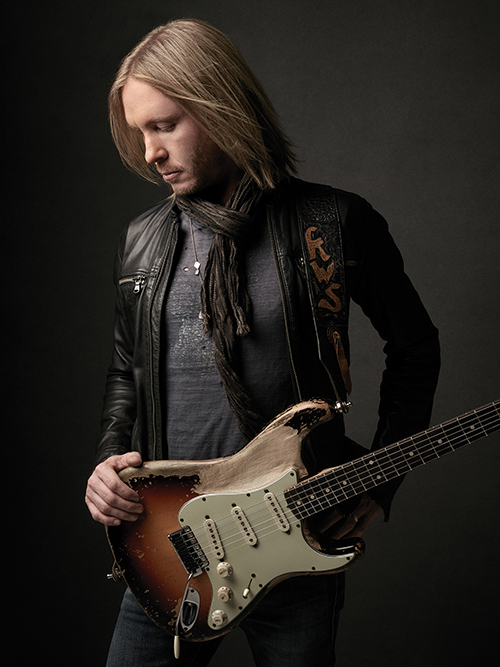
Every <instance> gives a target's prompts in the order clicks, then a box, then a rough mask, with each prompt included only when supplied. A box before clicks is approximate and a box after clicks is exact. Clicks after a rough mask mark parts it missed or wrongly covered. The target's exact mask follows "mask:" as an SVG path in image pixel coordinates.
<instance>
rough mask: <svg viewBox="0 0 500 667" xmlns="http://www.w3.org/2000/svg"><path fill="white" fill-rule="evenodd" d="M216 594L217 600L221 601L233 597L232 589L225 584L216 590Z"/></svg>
mask: <svg viewBox="0 0 500 667" xmlns="http://www.w3.org/2000/svg"><path fill="white" fill-rule="evenodd" d="M217 595H218V596H219V600H221V601H222V602H229V600H230V599H231V598H232V597H233V591H232V590H231V589H230V588H228V587H227V586H221V587H220V588H219V590H218V591H217Z"/></svg>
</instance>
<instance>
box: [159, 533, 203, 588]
mask: <svg viewBox="0 0 500 667" xmlns="http://www.w3.org/2000/svg"><path fill="white" fill-rule="evenodd" d="M168 539H169V540H170V542H171V544H172V546H173V548H174V550H175V553H176V554H177V555H178V556H179V560H180V561H181V563H182V564H183V566H184V569H185V570H186V572H187V573H188V574H191V575H192V576H193V577H197V576H198V575H200V574H201V573H202V571H203V568H205V567H207V566H208V559H207V557H206V556H205V553H204V552H203V549H202V548H201V547H200V545H199V543H198V540H197V539H196V537H195V536H194V533H193V531H192V530H191V528H190V527H189V526H184V528H181V529H180V530H176V531H175V532H174V533H170V534H169V536H168Z"/></svg>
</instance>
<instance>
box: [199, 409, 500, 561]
mask: <svg viewBox="0 0 500 667" xmlns="http://www.w3.org/2000/svg"><path fill="white" fill-rule="evenodd" d="M492 405H493V404H492ZM492 416H493V417H495V418H494V420H493V421H492V422H491V423H489V424H481V429H482V430H483V431H484V436H483V435H480V436H479V437H480V438H482V437H485V436H486V435H488V433H487V430H486V429H490V428H491V427H492V426H494V428H495V429H496V428H498V424H500V418H497V417H496V416H495V415H491V414H490V415H487V418H488V419H491V417H492ZM464 417H466V416H465V415H464ZM467 417H469V418H471V417H475V415H474V414H473V413H470V414H468V415H467ZM476 418H477V417H476ZM483 422H484V420H483ZM445 425H446V426H447V427H448V430H450V427H452V428H456V427H457V426H458V427H459V428H460V429H461V431H460V432H456V433H454V434H452V435H451V434H448V436H447V443H446V444H447V445H449V446H450V447H452V449H451V450H450V449H447V450H446V451H444V452H443V453H442V454H441V456H444V455H446V454H448V453H451V451H455V450H454V449H453V444H454V442H455V441H468V440H469V438H468V437H467V435H466V434H465V432H463V430H462V426H463V425H464V424H463V420H462V422H459V420H458V419H456V420H450V422H447V423H446V424H442V425H440V426H438V427H434V428H433V429H430V430H431V431H435V430H437V429H439V428H443V427H444V426H445ZM419 435H422V436H425V435H426V434H425V432H424V433H423V434H417V436H414V438H417V437H418V436H419ZM477 435H478V434H477V432H475V433H474V436H477ZM474 439H478V438H477V437H475V438H474ZM408 440H409V442H406V441H401V443H396V445H391V446H389V448H390V447H395V450H394V451H396V450H397V449H402V448H405V449H406V450H407V452H408V451H409V450H408V447H414V443H413V442H410V441H412V440H413V438H411V439H408ZM435 444H438V443H437V441H436V443H435ZM469 444H470V443H469ZM385 449H388V448H385ZM380 451H382V450H377V451H376V452H372V453H370V454H367V455H366V456H365V457H363V458H367V459H368V458H370V457H371V456H374V455H375V454H378V453H379V452H380ZM425 451H432V452H433V453H434V456H433V459H432V460H434V458H439V457H440V455H439V454H437V453H436V452H435V446H434V445H433V443H432V442H431V441H429V442H428V443H426V444H425V445H424V446H421V447H419V453H421V454H422V455H421V456H420V458H421V462H419V463H418V465H417V466H415V467H420V466H421V465H425V464H426V463H428V462H430V461H424V460H423V458H422V456H425ZM399 459H400V463H401V462H403V463H404V465H405V470H404V471H407V470H412V469H413V468H412V467H411V466H409V464H408V463H407V459H406V457H405V456H404V452H403V451H401V452H400V454H399ZM358 461H359V459H358ZM349 465H350V464H345V465H344V466H342V468H345V467H348V466H349ZM351 465H352V464H351ZM396 467H397V464H395V463H394V462H392V463H391V464H390V465H388V466H386V470H394V469H395V468H396ZM330 472H331V473H334V472H335V471H330ZM328 474H329V473H326V475H328ZM356 474H357V473H356ZM400 474H403V473H398V474H397V475H396V476H399V475H400ZM320 475H321V474H320ZM358 477H359V475H358ZM360 479H361V478H360ZM365 480H368V482H370V480H372V481H371V484H370V486H373V485H374V484H373V476H372V475H371V474H370V473H369V471H367V472H366V473H365ZM323 481H324V480H318V479H315V478H313V480H304V481H303V482H300V483H299V484H298V485H296V486H300V485H301V484H307V483H309V484H310V486H311V487H313V488H315V489H316V490H319V491H321V492H322V493H325V491H326V490H325V489H324V488H323ZM361 482H362V480H361ZM336 483H337V484H338V485H339V490H340V492H341V494H342V497H341V499H340V500H339V501H338V502H341V501H342V500H343V499H345V498H346V497H348V496H347V495H346V493H345V491H344V490H343V489H342V487H341V486H340V482H339V481H338V480H336ZM362 483H363V482H362ZM329 486H330V488H329V491H330V492H331V495H334V491H333V489H332V488H331V487H334V486H335V485H334V484H329ZM351 486H352V485H351ZM363 486H365V485H363ZM370 486H368V487H367V488H370ZM339 490H337V493H338V491H339ZM352 495H357V494H356V492H353V493H352V494H351V496H352ZM276 500H277V501H278V502H279V501H280V500H281V502H284V503H286V500H285V496H284V493H280V494H277V495H276ZM314 501H316V503H315V502H314ZM318 502H319V504H320V509H319V510H318V509H317V504H318ZM335 504H336V502H333V503H332V504H331V505H330V504H327V505H326V506H325V507H323V506H322V504H321V499H318V498H317V497H315V498H314V499H313V500H311V501H310V502H306V503H303V504H302V505H301V507H302V508H304V509H307V510H309V509H313V508H314V513H316V512H317V511H320V510H321V509H328V508H330V507H333V506H334V505H335ZM280 505H281V503H280ZM255 508H258V509H255ZM281 509H282V512H283V514H284V516H285V517H286V519H287V521H288V522H296V521H298V520H300V518H299V517H297V515H296V514H294V512H293V511H292V510H291V509H290V508H289V507H288V506H287V505H286V504H285V509H283V507H282V506H281ZM244 512H245V516H246V517H247V520H248V523H249V524H250V525H251V526H252V529H253V530H254V532H255V531H257V530H260V531H261V537H265V536H266V535H268V534H269V533H266V534H262V530H264V529H265V528H262V526H266V524H269V525H270V527H271V529H272V531H271V532H274V531H280V528H279V527H275V526H276V519H275V517H274V516H272V515H270V510H269V508H268V506H267V504H266V503H265V502H264V501H262V502H260V503H256V504H255V505H253V506H249V507H247V508H245V510H244ZM257 512H266V515H267V518H265V519H264V520H263V521H259V520H258V514H257ZM226 519H227V522H231V520H232V521H233V522H234V521H235V520H234V517H233V516H232V515H227V516H226V517H222V518H220V519H219V520H218V521H217V522H216V526H217V528H218V532H219V535H220V532H224V524H225V520H226ZM201 531H203V532H201ZM193 532H194V533H195V535H197V540H198V542H199V544H200V546H201V547H202V548H204V549H206V550H207V552H209V551H211V550H212V549H213V551H214V553H215V548H213V547H212V544H211V542H210V537H209V536H208V535H207V534H206V531H205V527H204V526H200V527H199V528H198V529H194V530H193ZM203 533H204V535H205V536H204V537H203V538H202V537H201V535H203ZM233 538H234V539H233ZM256 538H257V540H258V539H259V536H258V535H257V534H256ZM239 541H240V542H241V546H246V545H247V544H248V543H247V540H246V539H245V537H244V536H242V535H241V529H240V528H239V526H236V527H235V529H234V532H233V533H232V534H229V535H225V537H224V544H225V545H226V546H227V547H230V546H231V547H233V545H236V544H237V543H238V542H239ZM220 542H221V544H222V542H223V538H222V536H221V537H220ZM202 544H203V546H202ZM224 544H222V547H223V548H224ZM236 548H238V547H236Z"/></svg>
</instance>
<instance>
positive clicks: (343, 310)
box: [86, 20, 439, 667]
mask: <svg viewBox="0 0 500 667" xmlns="http://www.w3.org/2000/svg"><path fill="white" fill-rule="evenodd" d="M110 119H111V128H112V133H113V138H114V140H115V143H116V145H117V148H118V150H119V152H120V155H121V157H122V159H123V161H124V163H125V164H126V165H127V166H128V167H129V168H131V169H132V170H133V171H135V172H136V173H138V174H139V175H141V176H143V177H145V178H147V179H148V180H153V181H157V180H158V179H160V180H162V181H164V182H165V183H167V184H168V185H169V186H170V189H171V193H172V194H171V196H169V197H168V198H167V199H165V200H163V201H162V202H160V203H159V204H157V205H156V206H154V207H153V208H151V209H150V210H149V211H147V212H146V213H144V214H142V215H140V216H138V217H137V218H136V219H135V220H133V221H132V222H131V223H130V225H128V227H127V228H126V229H125V231H124V233H123V235H122V238H121V241H120V246H119V250H118V255H117V263H116V283H117V294H118V296H117V308H116V324H115V346H114V353H113V360H112V364H111V366H110V369H109V373H108V380H107V387H106V396H105V403H104V412H103V433H102V437H101V439H100V441H99V443H98V448H97V459H96V468H95V470H94V472H93V474H92V475H91V477H90V479H89V482H88V486H87V494H86V502H87V505H88V507H89V510H90V512H91V514H92V516H93V518H94V519H95V520H97V521H100V522H101V523H103V524H105V525H107V526H115V525H119V524H120V523H121V522H123V521H126V522H133V521H135V520H137V518H138V516H140V514H141V513H142V512H143V507H142V505H141V504H140V502H139V498H138V495H137V493H136V492H135V491H133V490H132V489H130V488H129V487H128V486H127V485H126V484H124V483H123V482H122V481H121V480H120V478H119V476H118V473H119V472H120V471H121V470H123V469H124V468H126V467H128V466H140V465H141V462H142V461H144V460H161V459H173V460H181V459H193V460H199V459H210V458H216V457H220V456H227V455H230V454H233V453H235V452H236V451H238V450H240V449H241V448H242V447H244V445H245V444H246V443H248V442H249V441H250V440H251V439H252V438H253V437H254V436H255V435H256V434H257V433H258V432H259V430H260V429H261V428H262V427H263V426H264V425H265V424H266V423H268V422H269V421H270V420H271V419H272V418H273V417H274V416H275V415H277V414H279V413H280V412H282V411H283V410H284V409H286V408H287V407H288V406H290V405H291V404H293V403H296V402H298V401H300V400H304V399H309V398H311V397H314V396H320V397H322V398H326V399H329V400H331V401H332V402H333V403H334V404H336V405H337V406H338V407H339V410H338V412H337V414H336V415H335V417H334V418H333V419H332V420H331V421H330V422H328V423H327V424H325V425H323V426H322V427H320V428H318V429H316V430H315V431H314V433H313V434H312V435H311V437H310V438H309V439H308V440H307V442H306V444H305V445H304V449H303V453H302V454H303V459H304V462H305V464H306V465H307V468H308V471H309V473H311V474H313V473H316V472H318V471H320V470H322V469H324V468H327V467H332V466H335V465H338V464H339V463H342V462H345V461H346V460H349V458H354V457H356V456H358V455H359V454H360V452H359V450H357V448H356V446H355V445H354V444H353V443H352V442H350V441H349V439H348V438H346V437H345V435H344V424H343V417H342V412H343V411H345V409H346V404H347V402H346V396H347V393H348V391H349V390H350V380H349V373H348V359H349V347H348V338H347V313H348V303H349V299H351V298H352V299H353V300H355V301H356V302H357V303H359V304H360V306H361V307H362V308H363V310H364V312H365V314H366V315H367V316H368V317H369V318H370V319H371V321H372V323H373V325H374V327H375V328H376V329H377V331H378V332H379V334H380V336H381V337H382V338H383V339H384V340H385V341H386V345H385V348H384V351H385V353H386V355H387V368H386V371H385V372H384V376H383V379H382V384H381V401H380V409H379V415H380V419H379V424H378V428H377V431H376V433H375V436H374V440H373V444H372V447H373V448H374V449H377V448H380V447H382V446H385V445H388V444H390V443H392V442H395V441H397V440H399V439H401V438H403V437H406V436H408V435H411V434H413V433H416V432H418V431H420V430H422V429H424V428H426V427H427V426H428V423H429V419H430V413H431V407H432V399H433V394H434V390H435V386H436V381H437V374H438V368H439V346H438V339H437V331H436V329H435V327H434V326H433V325H432V323H431V321H430V319H429V317H428V315H427V313H426V311H425V309H424V308H423V306H422V304H421V302H420V299H419V298H418V295H417V294H416V292H415V290H414V289H413V287H412V285H411V283H410V281H409V279H408V278H407V276H406V275H405V273H404V270H403V264H402V260H401V257H400V254H399V252H398V250H397V248H396V247H395V245H394V242H393V240H392V238H391V236H390V234H389V232H388V229H387V225H386V223H385V221H384V220H383V219H382V218H381V216H379V215H378V214H377V213H376V212H375V211H374V210H373V209H372V208H371V206H370V205H369V204H368V203H367V202H365V201H364V200H363V199H361V198H360V197H357V196H356V195H352V194H349V193H346V192H342V191H338V190H337V191H334V190H333V189H332V188H329V187H326V186H318V185H313V184H308V183H304V182H302V181H299V180H298V179H296V178H295V177H294V174H295V171H296V170H295V157H294V155H293V153H292V150H291V144H290V142H289V140H288V139H287V137H286V136H285V135H284V133H283V131H282V129H281V127H280V124H279V121H278V118H277V115H276V112H275V111H274V109H273V107H272V105H271V103H270V101H269V99H268V98H267V96H266V94H265V92H264V91H263V89H262V87H261V85H260V84H259V82H258V81H257V80H256V78H255V76H254V75H253V73H252V72H251V71H250V69H249V68H248V66H247V65H246V63H245V62H244V60H243V58H242V57H241V55H240V54H239V52H238V51H237V49H236V48H235V47H234V45H233V44H232V43H231V42H230V41H229V40H228V39H227V38H226V37H225V36H224V35H222V34H221V33H220V32H219V31H217V30H216V29H214V28H213V27H211V26H209V25H207V24H205V23H203V22H201V21H197V20H180V21H173V22H171V23H169V24H167V25H166V26H161V27H159V28H157V29H156V30H153V31H152V32H151V33H149V34H148V35H147V36H146V37H145V38H144V39H143V40H142V41H141V42H140V43H139V44H138V45H137V46H136V47H135V48H134V49H133V50H132V51H131V53H130V54H129V55H128V56H127V57H126V58H125V59H124V61H123V63H122V65H121V68H120V70H119V72H118V75H117V77H116V80H115V82H114V85H113V87H112V89H111V92H110ZM336 221H337V222H336ZM397 486H398V484H397V483H386V484H383V485H381V486H379V487H377V488H376V489H373V490H371V491H370V492H369V493H367V492H365V493H363V494H362V495H361V496H359V497H358V498H357V499H356V502H355V504H354V505H351V506H350V507H346V508H339V509H338V510H335V511H333V512H329V513H327V515H326V516H323V517H322V518H321V520H318V522H317V523H316V526H315V529H316V530H318V531H320V532H321V531H322V532H324V531H326V529H329V531H330V536H331V537H333V538H335V539H339V538H341V537H346V536H347V537H357V536H360V535H362V534H363V532H364V531H365V529H366V527H367V526H368V524H369V523H370V521H371V520H372V519H373V518H374V517H375V516H377V515H378V514H379V513H380V512H381V511H382V510H383V511H384V512H385V516H386V518H387V517H388V513H389V507H390V503H391V500H392V497H393V495H394V493H395V490H396V488H397ZM342 600H343V578H342V576H341V575H320V576H315V577H299V578H294V579H289V580H287V581H285V582H282V583H281V584H279V585H278V586H276V587H275V588H273V589H272V590H271V591H270V592H269V593H268V594H267V595H266V596H265V597H264V598H263V600H262V601H261V603H260V604H259V605H258V606H257V608H256V609H255V610H254V611H253V612H252V613H251V614H250V615H249V616H248V618H246V619H245V620H244V621H243V623H242V628H243V630H244V631H245V632H246V634H247V637H248V639H249V642H250V646H251V649H252V652H253V655H254V658H255V661H256V664H257V665H262V666H265V667H278V666H280V667H281V666H283V667H284V666H285V665H286V666H287V667H293V666H296V667H299V666H304V665H309V664H314V663H317V664H321V665H333V664H334V643H335V634H336V628H337V622H338V615H339V612H340V609H341V607H342ZM218 643H219V642H218V640H213V641H209V642H202V643H192V642H189V643H188V642H183V643H182V649H181V655H180V659H179V660H177V661H176V660H175V659H174V657H173V639H172V638H171V637H170V636H169V635H167V634H166V633H164V632H163V630H161V629H160V628H158V627H157V626H156V625H155V624H154V623H153V622H152V621H151V620H150V619H149V618H148V616H146V614H145V613H144V612H143V611H142V609H141V607H140V606H139V605H138V603H137V602H136V601H135V598H134V597H133V596H132V595H131V594H130V592H127V593H126V594H125V597H124V602H123V605H122V609H121V611H120V616H119V619H118V622H117V626H116V630H115V634H114V637H113V642H112V646H111V650H110V655H109V658H108V666H109V667H114V666H115V665H120V667H127V666H129V665H130V666H132V665H153V664H154V665H170V664H177V665H205V664H208V661H209V660H210V657H211V655H212V654H213V652H214V651H215V649H216V648H217V646H218Z"/></svg>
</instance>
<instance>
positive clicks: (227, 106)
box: [109, 19, 296, 190]
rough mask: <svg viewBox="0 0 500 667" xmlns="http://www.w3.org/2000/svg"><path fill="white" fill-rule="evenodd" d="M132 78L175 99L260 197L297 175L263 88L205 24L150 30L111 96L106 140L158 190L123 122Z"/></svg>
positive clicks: (222, 37) (138, 142)
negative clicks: (257, 189)
mask: <svg viewBox="0 0 500 667" xmlns="http://www.w3.org/2000/svg"><path fill="white" fill-rule="evenodd" d="M131 76H133V77H135V78H137V79H140V80H141V81H144V82H145V83H148V84H149V85H151V86H153V87H154V88H156V89H157V90H159V91H160V92H162V93H163V94H164V95H167V96H168V97H171V98H172V99H175V101H176V102H177V104H179V106H181V107H182V108H183V109H184V110H185V111H186V112H187V113H188V114H189V115H190V116H192V117H193V118H194V119H195V120H196V122H197V123H198V124H199V125H200V126H201V127H202V128H203V130H204V131H205V132H206V133H207V134H208V135H209V137H211V139H212V140H213V141H214V142H215V143H216V144H217V145H218V146H219V148H221V149H222V150H223V151H224V153H226V154H227V155H228V156H229V157H230V158H231V159H232V160H233V161H234V162H235V163H236V165H237V166H238V167H240V168H241V169H243V170H244V171H246V172H248V173H249V174H250V176H251V177H252V178H253V180H254V181H255V182H256V183H257V184H258V185H259V187H261V188H262V189H264V190H271V189H274V188H275V187H276V186H277V185H278V183H279V182H280V181H281V180H282V179H283V178H284V177H286V176H287V175H289V174H291V173H296V167H295V162H296V157H295V155H294V154H293V151H292V144H291V142H290V140H289V139H288V137H287V136H286V135H285V134H284V132H283V130H282V128H281V123H280V120H279V117H278V115H277V113H276V111H275V109H274V107H273V105H272V103H271V101H270V100H269V98H268V96H267V94H266V93H265V91H264V89H263V87H262V85H261V84H260V82H259V81H258V79H257V78H256V76H255V75H254V74H253V72H252V71H251V69H250V68H249V67H248V65H247V63H246V62H245V60H244V59H243V57H242V55H241V54H240V52H239V51H238V49H237V48H236V47H235V46H234V44H233V43H232V42H231V40H230V39H229V38H228V37H226V35H224V34H223V33H222V32H220V31H219V30H217V29H216V28H214V27H213V26H211V25H209V24H208V23H205V22H204V21H200V20H198V19H180V20H175V21H171V22H170V23H167V24H166V25H162V26H159V27H158V28H155V29H154V30H152V31H151V32H150V33H148V34H147V35H146V36H145V37H144V38H143V39H142V40H141V41H140V42H139V44H137V46H136V47H135V48H134V49H132V51H131V52H130V53H129V54H128V55H127V56H126V57H125V58H124V59H123V61H122V64H121V66H120V69H119V71H118V74H117V75H116V78H115V81H114V83H113V86H112V88H111V90H110V93H109V115H110V124H111V132H112V135H113V140H114V142H115V144H116V147H117V148H118V151H119V153H120V156H121V158H122V160H123V162H124V163H125V165H126V166H127V167H129V168H130V169H131V170H132V171H134V172H136V173H137V174H139V175H140V176H142V177H143V178H145V179H147V180H149V181H152V182H159V181H160V180H161V179H160V177H159V175H158V173H157V171H156V169H155V168H154V166H153V165H148V164H147V162H146V161H145V159H144V147H143V145H142V142H141V140H140V139H139V138H138V135H137V133H136V132H133V131H132V130H131V129H130V128H129V127H128V125H127V123H126V121H125V115H124V111H123V105H122V95H121V93H122V89H123V87H124V85H125V84H126V82H127V80H128V78H129V77H131Z"/></svg>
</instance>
